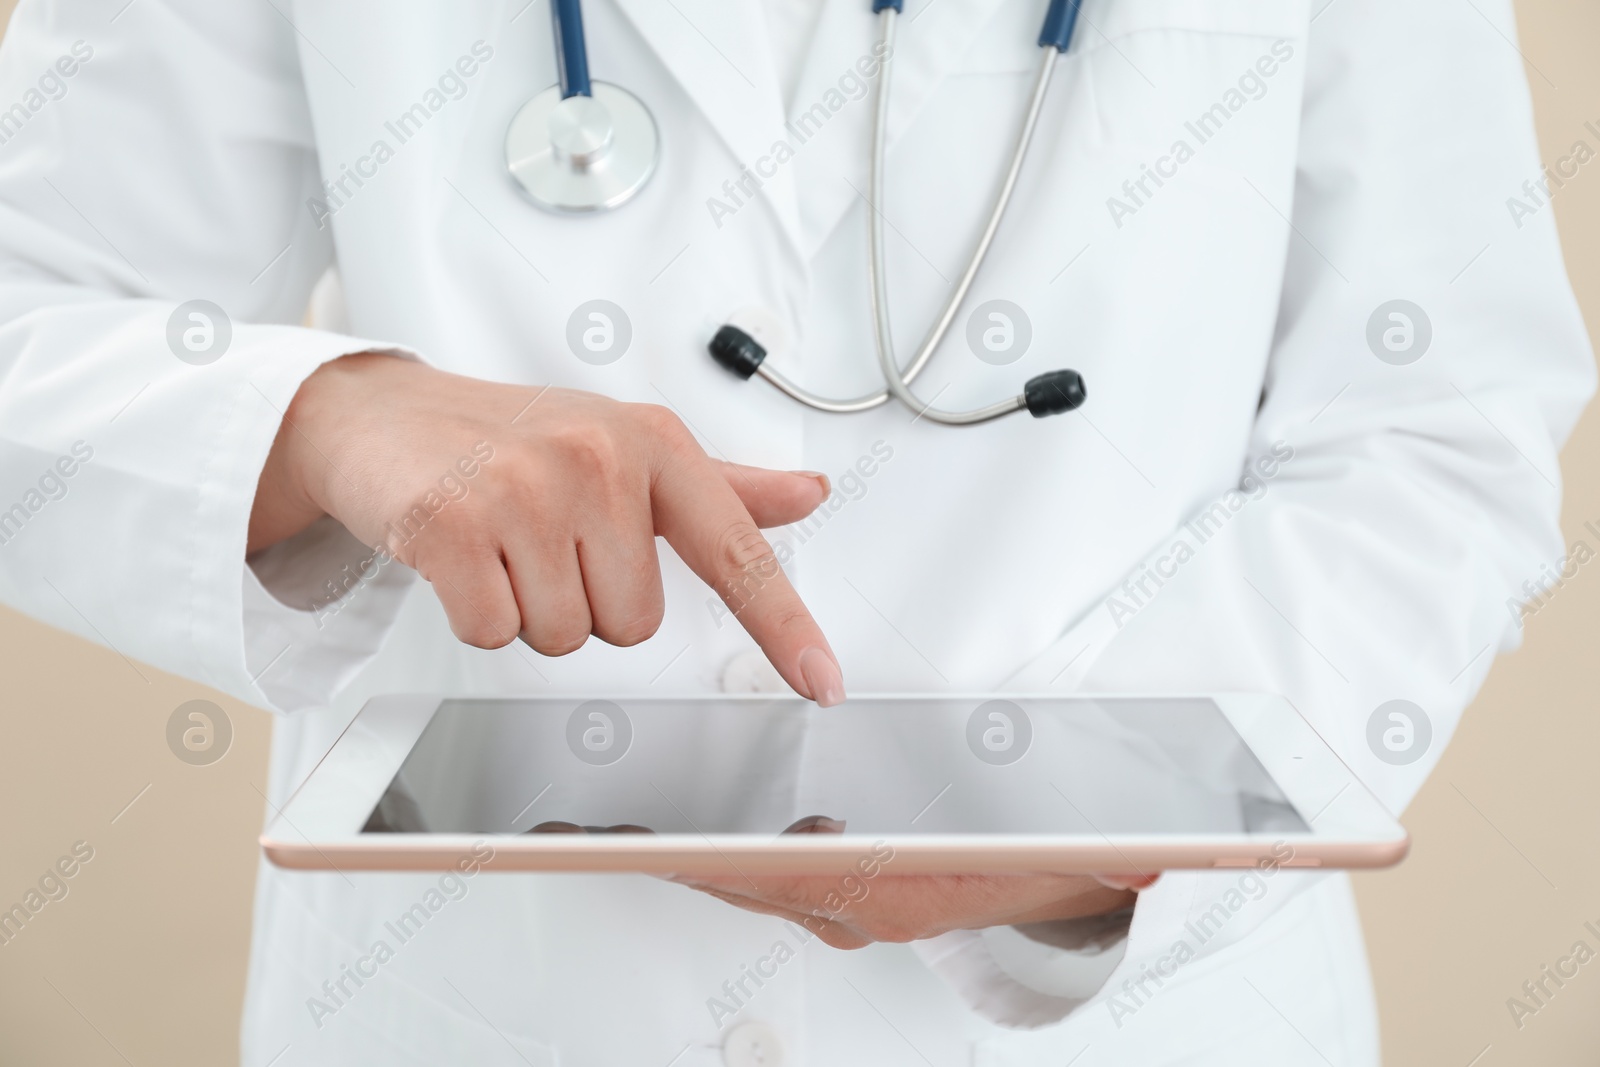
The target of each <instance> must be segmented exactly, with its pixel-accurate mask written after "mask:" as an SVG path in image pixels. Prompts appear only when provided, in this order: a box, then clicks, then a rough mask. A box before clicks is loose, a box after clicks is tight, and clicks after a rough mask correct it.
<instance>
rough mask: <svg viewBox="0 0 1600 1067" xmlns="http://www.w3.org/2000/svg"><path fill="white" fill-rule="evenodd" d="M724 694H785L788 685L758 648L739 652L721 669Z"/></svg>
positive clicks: (787, 690)
mask: <svg viewBox="0 0 1600 1067" xmlns="http://www.w3.org/2000/svg"><path fill="white" fill-rule="evenodd" d="M722 691H723V692H724V693H787V692H789V683H788V682H786V681H784V680H783V675H781V674H779V673H778V668H776V667H774V666H773V665H772V664H771V663H770V662H769V661H768V660H767V657H766V655H765V654H764V653H763V652H762V651H761V650H760V649H759V648H752V649H750V650H749V651H748V652H741V653H739V654H738V655H737V656H735V657H733V658H732V659H730V660H729V661H728V665H727V666H726V667H723V668H722Z"/></svg>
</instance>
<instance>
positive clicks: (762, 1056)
mask: <svg viewBox="0 0 1600 1067" xmlns="http://www.w3.org/2000/svg"><path fill="white" fill-rule="evenodd" d="M722 1062H723V1063H725V1064H727V1065H728V1067H783V1042H781V1041H779V1040H778V1032H777V1031H776V1030H774V1029H773V1028H772V1027H770V1026H768V1025H767V1024H766V1023H761V1022H748V1023H740V1024H739V1025H738V1026H735V1027H734V1028H733V1029H732V1030H729V1031H728V1036H727V1037H725V1038H723V1039H722Z"/></svg>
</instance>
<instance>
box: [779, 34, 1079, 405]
mask: <svg viewBox="0 0 1600 1067" xmlns="http://www.w3.org/2000/svg"><path fill="white" fill-rule="evenodd" d="M898 15H899V12H898V11H897V10H896V9H895V8H893V7H889V6H886V7H884V8H883V9H882V10H880V11H879V13H878V21H879V27H880V29H879V40H880V41H881V43H882V46H883V47H882V48H881V49H880V50H881V51H882V52H883V55H884V58H883V66H882V68H881V69H880V70H879V74H878V86H877V89H876V90H875V93H876V100H875V103H874V107H873V120H872V121H873V126H872V150H871V153H870V155H869V158H868V169H869V173H868V178H867V185H868V192H867V210H868V212H869V213H870V217H869V220H868V227H867V240H868V252H869V254H868V271H869V274H870V275H871V277H870V279H869V282H870V286H871V298H872V318H873V336H874V339H875V344H876V347H877V351H878V364H879V368H880V369H881V370H882V372H883V375H884V382H885V386H884V388H882V389H879V390H876V391H875V392H871V393H866V394H863V395H861V396H857V397H852V398H849V399H845V400H836V399H834V398H832V397H826V396H822V395H821V394H818V393H813V392H811V391H810V390H808V389H805V388H802V387H801V386H799V385H797V384H796V383H795V382H793V381H791V380H790V379H789V378H788V377H786V376H785V375H784V374H783V372H782V371H779V370H777V369H776V368H774V367H773V366H772V365H771V363H770V362H769V361H763V362H762V363H761V365H760V367H758V368H757V369H756V373H757V374H759V375H760V376H761V377H762V378H765V379H766V380H767V381H768V382H769V383H771V384H772V385H773V386H774V387H775V388H777V389H778V390H779V391H780V392H782V393H784V394H785V395H786V396H788V397H790V398H791V399H794V400H797V401H799V402H800V403H802V404H805V405H806V406H807V407H810V408H814V409H816V410H818V411H826V412H830V413H833V414H841V415H848V414H854V413H856V412H861V411H870V410H871V409H873V408H875V407H879V406H880V405H882V404H884V403H886V402H887V401H889V400H890V399H891V398H893V399H897V400H900V401H901V402H902V403H904V404H906V405H907V406H909V407H910V408H911V409H912V410H913V411H916V412H918V413H919V414H920V415H922V416H926V417H927V418H928V419H929V420H931V421H933V422H939V423H945V424H948V425H955V426H965V425H972V424H975V423H980V422H988V421H989V420H991V419H997V418H1000V417H1001V416H1003V415H1009V414H1011V413H1012V412H1015V411H1018V410H1020V409H1022V408H1024V407H1026V406H1027V401H1026V399H1025V397H1024V396H1023V395H1021V394H1019V395H1017V396H1014V397H1009V398H1007V399H1006V400H1003V401H1000V402H999V403H996V404H991V405H989V406H988V407H984V408H979V409H977V410H975V411H964V412H957V411H945V410H942V409H940V408H935V407H933V406H932V405H931V403H927V402H924V401H923V400H922V399H921V398H919V397H918V396H917V395H916V394H915V393H913V392H912V391H911V383H912V382H913V381H915V379H916V377H917V375H919V374H920V373H922V370H923V368H925V367H926V366H927V365H928V362H929V361H930V360H931V359H932V358H933V354H934V353H935V352H936V351H938V349H939V345H940V344H941V343H943V341H944V338H945V335H946V334H947V333H949V330H950V325H951V323H953V322H954V321H955V317H956V314H957V313H958V312H959V311H960V310H961V304H962V302H963V301H965V299H966V297H967V293H968V292H969V291H970V290H971V288H972V285H973V282H974V281H976V280H977V277H978V271H979V270H980V269H981V268H982V266H983V261H984V259H985V258H986V257H987V256H988V254H989V248H990V246H991V245H993V244H994V238H995V235H996V234H997V233H998V232H999V230H1000V223H1001V221H1002V219H1004V217H1005V213H1006V209H1007V207H1008V206H1009V205H1010V203H1011V194H1012V193H1013V191H1015V189H1016V186H1017V179H1018V176H1019V175H1020V174H1021V173H1022V165H1023V161H1024V160H1025V159H1026V158H1027V155H1028V148H1029V146H1030V145H1031V144H1032V143H1033V134H1034V130H1035V129H1036V128H1037V126H1038V122H1039V113H1040V111H1041V109H1042V108H1043V107H1044V101H1045V96H1046V94H1047V92H1048V91H1049V88H1050V77H1051V74H1052V73H1054V71H1055V66H1056V60H1057V58H1058V57H1059V56H1060V52H1058V51H1057V49H1056V48H1055V47H1053V46H1052V45H1051V44H1049V43H1046V44H1045V45H1044V46H1043V47H1041V48H1040V50H1039V51H1040V57H1039V65H1038V73H1037V74H1036V75H1035V77H1034V84H1033V93H1032V95H1031V97H1030V98H1029V101H1028V109H1027V113H1026V116H1025V117H1024V119H1023V123H1022V129H1021V130H1020V131H1019V133H1018V135H1017V142H1016V148H1015V149H1014V150H1013V151H1012V154H1011V162H1010V165H1009V166H1008V167H1007V168H1006V172H1005V177H1004V180H1003V181H1002V182H1001V184H1000V188H999V190H998V192H996V194H995V198H994V204H993V206H992V207H991V208H990V211H989V219H988V222H987V223H986V224H985V225H984V228H983V232H982V233H981V234H980V235H979V237H978V241H977V243H976V245H975V246H974V247H973V250H972V254H971V256H970V257H969V258H968V260H967V266H966V269H965V270H963V271H962V273H961V276H960V278H958V279H957V281H956V284H955V287H954V288H953V289H952V290H951V291H950V296H949V297H948V298H947V299H946V301H945V304H944V308H943V310H941V311H940V313H939V315H938V317H937V318H935V319H934V321H933V323H932V324H931V325H930V326H929V328H928V332H927V334H926V335H925V336H924V338H923V340H922V343H921V344H920V345H919V346H918V347H917V351H916V353H915V355H913V356H912V358H911V361H910V362H909V363H908V364H906V367H905V369H904V370H901V369H900V367H899V360H898V359H896V358H895V354H894V342H893V339H892V336H891V334H890V329H889V314H888V307H889V303H888V280H887V278H886V271H885V264H884V239H883V226H884V217H883V209H882V207H881V205H882V204H883V203H884V200H885V196H884V177H885V172H886V167H885V160H884V157H885V154H886V150H887V144H888V115H889V83H890V81H891V80H892V78H891V74H892V70H893V63H894V58H893V57H894V39H895V29H896V23H897V18H898Z"/></svg>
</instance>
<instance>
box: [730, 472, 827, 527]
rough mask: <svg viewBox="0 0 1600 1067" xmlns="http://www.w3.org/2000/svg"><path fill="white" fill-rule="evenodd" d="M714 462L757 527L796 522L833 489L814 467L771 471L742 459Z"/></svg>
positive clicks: (811, 510)
mask: <svg viewBox="0 0 1600 1067" xmlns="http://www.w3.org/2000/svg"><path fill="white" fill-rule="evenodd" d="M714 462H715V463H716V465H717V469H718V470H720V471H721V472H722V476H723V477H724V478H726V479H727V480H728V485H730V486H731V487H732V488H733V491H734V492H735V493H737V494H738V495H739V502H740V503H742V504H743V505H744V508H745V510H746V511H748V512H749V513H750V517H751V518H752V519H754V520H755V522H756V525H757V526H761V527H767V526H787V525H788V524H789V523H791V522H799V521H800V520H801V519H803V518H805V517H806V516H807V515H809V514H811V513H812V512H813V511H816V510H817V507H818V506H819V505H820V504H821V503H822V502H823V501H824V500H826V499H828V494H829V493H831V492H832V491H833V489H832V487H831V486H830V485H829V484H828V476H827V475H825V474H818V473H816V472H815V471H775V470H770V469H768V468H766V467H746V466H745V465H744V464H742V463H725V462H723V461H721V460H715V461H714Z"/></svg>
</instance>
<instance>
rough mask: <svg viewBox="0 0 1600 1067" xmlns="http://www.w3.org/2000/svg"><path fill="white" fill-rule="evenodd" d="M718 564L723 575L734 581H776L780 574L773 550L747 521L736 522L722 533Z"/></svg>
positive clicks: (719, 543)
mask: <svg viewBox="0 0 1600 1067" xmlns="http://www.w3.org/2000/svg"><path fill="white" fill-rule="evenodd" d="M717 560H718V563H719V565H720V568H721V570H722V573H723V575H724V576H725V577H727V578H729V579H730V580H734V581H737V580H738V579H740V578H756V579H758V580H760V581H763V582H767V581H771V580H772V579H774V578H776V577H777V576H778V573H779V570H780V568H779V566H778V557H777V555H776V554H775V553H774V552H773V551H772V546H771V545H770V544H768V543H767V539H766V538H765V537H763V536H762V534H761V531H760V530H758V529H757V528H756V525H755V523H753V522H748V521H740V522H735V523H733V524H732V525H730V526H729V527H728V528H727V529H725V530H723V531H722V535H721V538H720V540H719V542H718V544H717Z"/></svg>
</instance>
